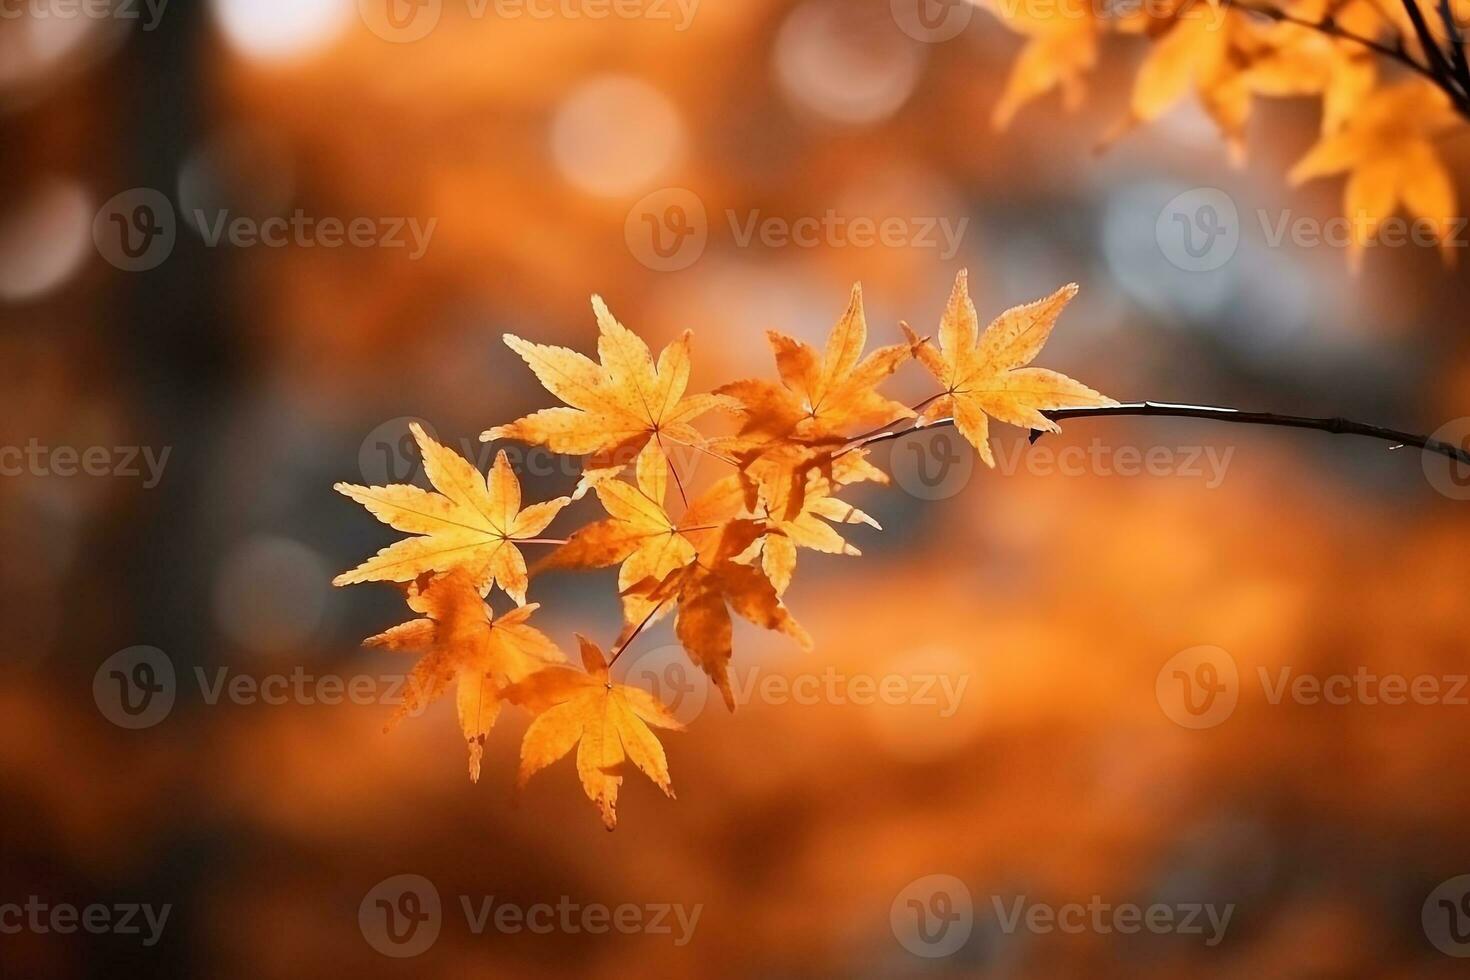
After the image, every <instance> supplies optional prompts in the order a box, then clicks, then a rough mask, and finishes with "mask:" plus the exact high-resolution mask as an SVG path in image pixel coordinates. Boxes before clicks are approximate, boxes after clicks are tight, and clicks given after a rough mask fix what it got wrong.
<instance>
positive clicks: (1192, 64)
mask: <svg viewBox="0 0 1470 980" xmlns="http://www.w3.org/2000/svg"><path fill="white" fill-rule="evenodd" d="M974 2H976V3H977V4H979V5H981V6H984V7H986V8H988V9H990V10H991V11H992V12H993V13H995V15H996V16H997V17H999V18H1000V19H1001V20H1002V21H1003V22H1004V23H1005V24H1007V25H1008V26H1009V27H1010V28H1012V29H1013V30H1015V31H1016V32H1017V33H1020V34H1022V35H1024V36H1025V37H1026V43H1025V44H1024V45H1023V46H1022V48H1021V51H1020V53H1019V55H1018V56H1017V58H1016V61H1015V63H1014V65H1013V67H1012V69H1011V73H1010V77H1009V79H1008V81H1007V83H1006V87H1005V90H1004V92H1003V93H1002V96H1001V99H1000V101H999V103H998V104H997V105H996V108H995V111H994V116H993V122H994V123H995V125H996V126H997V127H998V128H999V127H1004V126H1006V125H1007V124H1009V122H1010V121H1011V119H1012V118H1013V117H1014V116H1015V114H1016V111H1017V110H1018V109H1019V108H1020V107H1021V106H1023V105H1024V104H1026V103H1027V102H1030V101H1031V100H1033V99H1036V98H1038V97H1039V96H1042V95H1045V94H1047V93H1049V92H1051V91H1054V90H1057V91H1060V92H1061V95H1062V98H1063V101H1064V104H1066V105H1067V107H1068V108H1076V107H1077V106H1078V105H1079V104H1080V102H1081V99H1082V97H1083V94H1084V77H1085V76H1086V74H1087V73H1088V72H1089V71H1090V70H1091V69H1092V68H1093V67H1095V65H1096V63H1097V57H1098V50H1099V46H1100V43H1101V39H1102V38H1103V37H1104V36H1106V35H1113V34H1123V35H1136V36H1141V37H1143V38H1145V39H1147V41H1148V42H1149V45H1150V47H1149V50H1148V53H1147V55H1146V56H1145V57H1144V59H1143V62H1142V63H1141V65H1140V66H1139V69H1138V74H1137V75H1136V77H1135V80H1134V84H1133V91H1132V95H1131V99H1130V106H1129V113H1128V117H1127V119H1126V120H1125V121H1124V122H1123V123H1122V124H1121V125H1120V126H1119V127H1118V128H1117V130H1115V132H1114V134H1113V136H1114V137H1116V136H1118V135H1121V133H1122V132H1124V131H1126V130H1128V129H1130V128H1132V127H1133V126H1134V125H1137V124H1139V123H1147V122H1151V121H1153V120H1155V119H1158V118H1159V117H1160V116H1162V115H1163V114H1164V113H1165V112H1166V111H1168V110H1169V109H1171V108H1173V107H1174V106H1175V105H1177V104H1178V103H1179V102H1180V101H1181V100H1182V99H1184V98H1185V97H1186V96H1187V95H1189V94H1190V93H1191V92H1193V93H1195V94H1196V95H1197V97H1198V99H1199V101H1200V104H1201V105H1202V106H1203V107H1204V109H1205V111H1206V112H1207V113H1208V114H1209V115H1210V117H1211V118H1212V119H1213V120H1214V121H1215V123H1216V125H1217V126H1218V127H1219V129H1220V131H1221V133H1222V134H1223V135H1224V137H1225V139H1226V142H1227V144H1228V146H1229V148H1230V151H1231V154H1232V157H1234V158H1235V159H1236V160H1241V159H1243V158H1244V153H1245V129H1246V124H1247V122H1248V121H1249V118H1250V113H1251V105H1252V100H1253V98H1254V97H1255V96H1268V97H1282V96H1318V97H1320V99H1321V102H1322V125H1321V132H1320V134H1319V138H1318V140H1317V142H1316V144H1315V145H1313V146H1312V147H1311V148H1310V149H1309V150H1308V151H1307V153H1306V154H1305V155H1304V156H1303V157H1302V158H1301V159H1300V160H1299V161H1298V162H1297V163H1296V165H1295V166H1294V167H1293V168H1292V169H1291V171H1290V173H1289V175H1288V179H1289V180H1290V182H1291V183H1293V184H1298V183H1302V182H1304V181H1307V180H1312V179H1315V178H1320V177H1329V176H1333V175H1336V174H1342V173H1346V174H1347V175H1348V179H1347V183H1346V186H1345V190H1344V204H1343V207H1344V211H1345V214H1346V216H1347V218H1348V220H1349V227H1350V236H1351V237H1350V246H1349V259H1350V261H1351V262H1352V263H1353V265H1354V267H1355V268H1356V267H1357V265H1358V264H1359V262H1360V261H1361V257H1362V250H1363V248H1364V247H1365V246H1367V245H1368V244H1369V243H1370V242H1371V241H1372V240H1373V239H1374V237H1375V234H1376V232H1377V229H1378V227H1379V225H1380V224H1381V223H1382V222H1383V221H1384V220H1385V219H1386V218H1389V217H1391V216H1392V215H1393V214H1395V213H1396V211H1397V210H1398V208H1399V206H1400V205H1402V206H1403V207H1404V208H1405V209H1406V210H1407V211H1408V213H1409V214H1410V215H1411V216H1412V217H1414V218H1415V219H1418V220H1419V221H1422V222H1424V223H1425V224H1426V226H1428V227H1429V228H1431V229H1433V230H1434V233H1435V235H1436V237H1437V240H1438V241H1439V242H1440V244H1441V247H1442V252H1443V254H1444V256H1445V258H1446V260H1447V261H1449V260H1451V259H1453V257H1454V253H1453V251H1452V250H1451V242H1452V237H1453V236H1452V232H1453V230H1454V227H1455V225H1454V222H1455V219H1456V218H1457V217H1458V216H1457V214H1456V210H1457V204H1456V195H1455V187H1454V183H1453V181H1452V180H1451V177H1450V173H1449V170H1448V169H1447V167H1446V166H1445V163H1444V161H1443V159H1442V158H1441V156H1440V154H1439V152H1438V150H1437V149H1436V146H1435V142H1434V141H1435V140H1436V139H1438V138H1440V137H1442V136H1444V135H1446V134H1448V133H1451V132H1457V131H1463V129H1464V127H1465V126H1466V124H1467V117H1470V111H1467V106H1470V67H1467V66H1466V64H1465V35H1464V26H1465V25H1466V24H1467V23H1470V0H1453V2H1451V0H1259V2H1256V0H1139V2H1128V0H1123V2H1106V0H974ZM1385 67H1388V68H1389V69H1390V71H1393V70H1395V69H1397V75H1396V76H1393V77H1385V74H1384V71H1383V69H1384V68H1385ZM1436 76H1437V77H1438V78H1440V79H1441V80H1442V82H1443V84H1437V83H1436V81H1435V78H1436ZM1446 87H1448V89H1449V91H1450V92H1453V93H1455V95H1456V96H1457V99H1458V100H1459V102H1460V104H1459V105H1456V104H1455V102H1454V101H1452V99H1451V96H1450V94H1447V91H1446Z"/></svg>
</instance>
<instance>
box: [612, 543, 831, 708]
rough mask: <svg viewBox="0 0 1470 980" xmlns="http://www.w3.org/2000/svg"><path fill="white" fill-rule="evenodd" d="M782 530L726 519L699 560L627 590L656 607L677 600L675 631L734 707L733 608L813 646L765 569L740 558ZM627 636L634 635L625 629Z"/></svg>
mask: <svg viewBox="0 0 1470 980" xmlns="http://www.w3.org/2000/svg"><path fill="white" fill-rule="evenodd" d="M780 533H782V532H781V531H780V530H779V529H776V528H772V527H771V526H769V525H768V524H766V523H764V522H762V521H752V520H730V521H726V522H724V523H722V524H720V525H718V526H717V527H716V528H715V529H714V530H713V531H712V532H711V533H710V534H709V535H707V536H706V538H705V540H704V542H703V544H702V545H701V547H700V549H699V554H698V557H697V559H696V560H695V561H693V562H690V563H689V564H687V565H683V566H681V567H679V568H676V569H674V570H673V571H671V572H670V573H669V574H668V575H667V576H665V577H664V578H663V579H662V580H657V579H654V578H652V577H650V578H646V579H644V580H643V581H642V582H639V583H637V584H635V585H632V586H630V587H629V588H628V590H627V591H626V592H625V593H624V594H625V595H638V596H643V597H645V598H646V601H648V602H650V603H652V604H653V605H654V607H655V608H661V607H663V606H664V605H666V604H667V603H670V602H675V603H677V612H676V614H675V617H674V635H675V636H677V637H678V639H679V643H680V645H682V646H683V647H684V651H685V652H686V653H687V654H688V655H689V659H690V660H691V661H693V662H694V665H695V666H696V667H698V668H699V669H700V670H703V671H704V672H705V673H706V674H708V675H709V678H710V680H711V681H713V682H714V684H715V686H716V687H718V688H719V689H720V695H721V696H722V697H723V698H724V700H725V706H726V707H727V708H729V709H730V710H731V711H734V710H735V693H734V691H733V690H732V689H731V687H730V678H729V664H730V657H731V655H732V653H733V641H734V622H733V620H732V619H731V617H730V611H731V610H734V611H735V613H736V614H738V615H739V616H740V617H741V618H743V619H746V620H748V621H749V622H751V623H754V624H755V625H757V626H759V627H761V628H762V629H768V630H776V631H779V632H781V633H785V634H786V635H787V636H789V637H791V638H792V639H794V640H796V642H797V643H799V644H800V645H801V646H802V647H803V648H804V649H810V648H811V645H812V640H811V637H810V636H809V635H808V634H807V632H806V630H804V629H802V627H801V625H800V624H799V623H797V621H796V619H795V618H794V617H793V616H792V615H791V613H790V612H789V611H788V610H787V609H786V606H785V605H784V604H783V603H782V602H781V597H780V596H779V595H778V594H777V593H776V589H775V586H773V585H772V584H771V580H770V579H769V578H767V577H766V575H765V572H764V571H763V570H761V569H757V568H753V567H751V566H750V565H748V564H745V563H743V562H741V561H739V560H738V559H739V558H740V557H741V556H742V555H743V554H744V553H745V552H747V551H748V550H749V549H750V547H751V545H753V544H754V543H755V542H756V540H757V539H758V538H760V537H761V535H763V534H770V535H776V534H780ZM636 631H637V628H636V627H635V628H633V632H636ZM624 636H625V638H626V637H628V636H631V633H628V632H626V631H625V634H624Z"/></svg>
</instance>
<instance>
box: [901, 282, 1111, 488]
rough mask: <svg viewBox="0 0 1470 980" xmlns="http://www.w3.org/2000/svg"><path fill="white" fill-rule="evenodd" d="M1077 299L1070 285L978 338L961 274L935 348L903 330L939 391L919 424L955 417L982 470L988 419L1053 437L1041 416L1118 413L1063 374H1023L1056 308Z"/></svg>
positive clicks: (1012, 312) (1004, 317)
mask: <svg viewBox="0 0 1470 980" xmlns="http://www.w3.org/2000/svg"><path fill="white" fill-rule="evenodd" d="M1075 295H1077V285H1076V283H1072V284H1069V285H1066V286H1063V287H1062V288H1061V289H1058V290H1057V291H1056V292H1054V293H1052V294H1051V295H1050V296H1047V297H1045V298H1044V299H1039V300H1036V301H1035V302H1034V303H1027V304H1025V305H1023V306H1015V307H1012V308H1011V309H1009V310H1006V311H1005V312H1004V313H1002V314H1001V315H1000V316H998V317H996V318H995V319H994V320H993V321H991V323H990V325H989V326H988V327H986V328H985V332H984V333H983V334H981V333H980V332H979V320H978V318H977V316H976V314H975V304H974V303H972V302H971V301H970V290H969V285H968V276H967V274H966V272H965V271H964V270H960V274H959V275H958V276H957V277H956V278H955V281H954V289H953V291H952V292H951V293H950V297H949V305H948V306H947V307H946V308H945V311H944V316H943V318H942V319H941V320H940V323H939V346H938V347H937V348H936V347H935V346H934V345H933V344H931V343H930V342H929V341H928V340H921V339H920V338H919V337H918V336H917V335H916V334H915V333H914V332H913V331H912V330H911V329H909V327H908V325H907V324H904V327H903V329H904V332H905V333H906V334H907V335H908V337H909V340H910V342H911V343H912V344H913V347H914V355H915V356H916V357H917V358H918V359H919V361H920V362H921V363H922V364H923V365H924V367H926V368H928V369H929V372H930V373H931V374H933V375H934V377H935V378H937V379H938V380H939V383H940V384H942V385H944V391H943V392H942V393H941V394H940V395H939V396H938V397H936V398H935V399H934V400H933V401H931V402H930V403H929V405H928V406H927V407H926V408H925V409H924V412H923V415H922V418H923V419H924V420H926V421H928V420H932V419H935V418H938V417H940V416H944V415H953V416H954V422H955V427H956V428H957V429H959V431H960V434H961V435H963V436H964V437H965V439H966V440H968V441H969V443H970V445H972V446H974V447H975V448H976V450H978V451H979V453H980V458H981V459H983V460H985V464H986V465H987V466H994V465H995V457H994V456H993V455H992V453H991V451H990V442H989V438H988V435H989V430H990V421H989V417H994V418H995V419H997V420H999V421H1001V422H1009V423H1010V424H1012V425H1019V426H1022V427H1023V428H1028V429H1035V430H1039V431H1043V432H1059V431H1061V427H1060V426H1058V425H1057V424H1056V423H1055V422H1053V421H1052V420H1051V419H1049V418H1047V417H1046V416H1045V415H1042V414H1041V412H1042V411H1043V410H1045V409H1053V408H1073V407H1084V406H1093V405H1097V406H1102V405H1116V404H1117V402H1115V401H1113V399H1111V398H1109V397H1107V396H1106V395H1101V394H1098V393H1097V392H1096V391H1093V390H1092V389H1091V388H1089V387H1087V386H1086V385H1084V384H1082V383H1081V382H1078V381H1074V380H1072V379H1071V378H1069V377H1067V376H1066V375H1065V374H1058V373H1057V372H1055V371H1048V370H1047V369H1045V368H1033V367H1027V366H1026V365H1028V364H1030V363H1031V361H1032V360H1034V359H1035V357H1036V355H1037V354H1039V353H1041V348H1042V346H1043V345H1045V343H1046V340H1047V338H1048V337H1050V336H1051V332H1052V328H1054V327H1055V326H1056V322H1057V317H1058V316H1059V315H1060V314H1061V312H1062V308H1063V307H1065V306H1066V305H1067V303H1068V302H1069V301H1070V300H1071V299H1072V297H1073V296H1075Z"/></svg>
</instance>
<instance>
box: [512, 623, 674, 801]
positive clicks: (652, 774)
mask: <svg viewBox="0 0 1470 980" xmlns="http://www.w3.org/2000/svg"><path fill="white" fill-rule="evenodd" d="M577 640H578V641H579V642H580V643H581V645H582V665H583V667H584V668H585V672H583V671H578V670H573V669H571V668H569V667H548V668H546V669H545V670H540V671H537V672H536V673H535V674H532V675H531V676H530V677H528V678H526V679H525V680H524V681H522V682H520V683H519V684H514V685H511V686H510V687H508V688H507V689H506V690H505V692H504V695H505V697H506V698H507V699H508V700H511V701H513V702H515V703H516V704H519V705H522V706H524V707H527V708H529V709H531V710H532V711H534V712H536V718H535V720H534V721H532V722H531V724H530V726H529V727H528V728H527V729H526V735H525V738H524V739H523V740H522V742H521V765H520V772H519V773H518V775H517V779H516V781H517V784H518V785H519V786H522V787H524V786H525V784H526V781H527V780H528V779H530V778H531V777H532V776H533V775H535V774H536V773H537V772H539V771H540V770H542V769H545V768H546V767H547V766H549V765H551V764H552V763H553V762H555V761H556V760H558V759H560V758H561V757H562V756H564V755H566V754H567V753H568V752H570V751H571V750H572V746H574V745H575V746H577V775H578V776H579V777H580V778H581V781H582V790H583V792H585V793H586V794H587V798H588V799H589V800H591V801H592V802H593V803H595V804H596V805H597V809H598V811H599V812H600V813H601V814H602V823H603V826H605V827H607V829H608V830H612V829H613V828H614V827H616V826H617V824H618V810H617V807H618V787H619V786H621V785H622V782H623V770H624V769H625V763H626V762H627V761H631V762H632V763H633V764H634V765H635V766H637V767H638V768H639V769H641V770H643V772H644V774H645V775H647V776H648V778H649V779H651V780H653V782H654V784H655V785H656V786H658V788H659V789H661V790H663V791H664V794H665V795H667V796H668V797H669V798H670V799H673V797H674V788H673V784H672V783H671V782H670V779H669V763H668V759H667V757H666V756H665V755H664V748H663V746H662V745H661V744H659V740H658V738H657V736H655V735H654V734H653V731H652V730H651V729H650V728H649V726H650V725H652V726H654V727H656V728H666V729H670V730H672V731H682V730H683V728H684V726H683V725H681V724H680V723H679V721H678V720H677V719H676V718H674V716H673V715H672V714H670V713H669V710H668V709H667V708H665V707H664V706H663V705H662V704H660V703H659V701H658V699H657V698H655V697H654V696H653V695H651V694H649V693H648V692H647V691H644V690H642V689H640V688H636V687H629V686H627V685H624V684H614V683H613V682H612V681H611V680H609V679H608V664H607V658H606V657H604V656H603V653H602V650H601V648H599V647H598V646H597V645H596V644H595V643H593V642H592V641H590V640H588V639H587V638H586V637H583V636H581V635H578V637H577Z"/></svg>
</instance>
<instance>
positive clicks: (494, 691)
mask: <svg viewBox="0 0 1470 980" xmlns="http://www.w3.org/2000/svg"><path fill="white" fill-rule="evenodd" d="M408 605H409V608H411V609H412V610H413V611H414V612H417V613H421V614H422V616H423V618H420V619H414V620H410V621H409V622H406V623H401V624H399V625H398V626H394V627H393V628H392V629H389V630H385V631H384V632H382V633H379V634H377V635H376V636H370V637H368V638H367V639H366V640H364V641H363V646H367V647H382V648H384V649H388V650H398V651H402V652H405V653H415V654H419V655H420V658H419V661H418V663H417V664H415V665H414V668H413V672H412V673H411V674H410V676H409V680H408V683H407V684H406V685H405V693H404V700H403V703H402V704H400V705H399V706H398V708H397V710H396V711H395V712H394V713H393V717H392V718H391V719H390V721H389V724H388V727H389V728H391V727H392V726H393V725H395V724H397V723H398V722H399V721H400V720H401V719H402V718H403V717H404V716H405V715H409V714H414V713H417V712H418V711H420V710H422V709H423V708H424V707H426V706H427V705H428V704H429V703H430V702H432V701H434V700H435V699H436V698H438V697H439V696H440V695H442V694H443V693H444V690H445V689H446V688H447V687H448V686H449V685H450V684H451V683H454V682H457V684H458V688H457V696H456V698H455V701H456V705H457V707H458V713H459V725H460V729H461V730H462V731H463V732H464V737H465V742H466V744H467V745H468V746H469V753H470V762H469V766H470V779H471V781H475V782H478V781H479V779H480V757H481V755H482V754H483V752H484V746H485V736H486V734H487V733H488V732H489V731H490V729H491V727H492V726H493V725H494V724H495V719H496V718H497V717H499V715H500V706H501V702H502V700H503V694H504V689H505V687H506V686H507V685H509V684H512V683H514V682H516V681H520V680H523V679H525V678H526V677H529V676H531V675H533V674H534V673H535V672H536V671H538V670H541V669H543V668H544V667H546V665H548V664H559V663H564V662H565V661H566V657H565V656H563V654H562V652H561V651H560V650H558V649H557V647H556V644H555V643H553V642H552V641H551V640H550V639H549V638H548V637H547V636H546V634H544V633H542V632H541V631H540V630H538V629H536V628H535V627H532V626H528V625H527V624H526V620H527V619H529V618H530V616H531V613H533V612H535V611H536V609H537V608H538V607H537V605H536V604H535V603H532V604H531V605H527V606H518V607H516V608H515V609H513V610H512V611H510V612H508V613H506V614H505V615H504V616H501V617H500V618H499V619H495V618H493V615H492V613H491V611H490V607H489V606H487V605H486V604H485V603H484V602H483V601H481V599H480V593H479V590H478V588H477V586H476V584H475V580H474V576H473V575H472V574H471V573H470V572H469V571H467V570H466V569H464V568H457V569H454V570H453V571H451V572H448V573H446V574H444V575H439V576H436V577H430V576H428V575H424V576H422V577H421V578H420V579H419V580H418V581H416V582H414V583H411V584H410V585H409V586H408ZM385 730H386V729H385Z"/></svg>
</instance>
